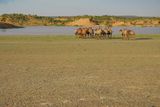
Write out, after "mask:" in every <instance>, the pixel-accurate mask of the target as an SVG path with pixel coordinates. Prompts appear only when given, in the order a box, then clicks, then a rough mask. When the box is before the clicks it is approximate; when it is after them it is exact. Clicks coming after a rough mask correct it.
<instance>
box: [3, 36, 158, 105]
mask: <svg viewBox="0 0 160 107" xmlns="http://www.w3.org/2000/svg"><path fill="white" fill-rule="evenodd" d="M146 37H147V38H146ZM0 107H160V35H150V36H145V35H141V36H139V38H138V39H137V40H121V39H120V38H115V39H107V40H95V39H76V38H75V37H74V36H0Z"/></svg>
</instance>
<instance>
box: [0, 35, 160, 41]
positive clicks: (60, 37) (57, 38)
mask: <svg viewBox="0 0 160 107" xmlns="http://www.w3.org/2000/svg"><path fill="white" fill-rule="evenodd" d="M136 38H137V39H142V40H143V39H156V38H160V34H152V35H136ZM112 39H114V40H115V39H121V36H120V35H113V37H112ZM73 40H79V39H77V38H76V37H75V36H74V35H68V36H64V35H43V36H34V35H32V36H30V35H18V36H16V35H14V36H10V35H9V36H0V42H2V41H3V42H7V41H9V42H10V41H12V42H16V41H19V42H33V41H34V42H36V41H37V42H38V41H39V42H52V41H73Z"/></svg>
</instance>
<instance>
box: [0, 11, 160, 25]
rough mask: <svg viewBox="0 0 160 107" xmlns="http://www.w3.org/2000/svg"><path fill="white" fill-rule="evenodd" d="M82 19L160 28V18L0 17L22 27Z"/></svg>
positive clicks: (101, 22) (108, 23) (99, 23)
mask: <svg viewBox="0 0 160 107" xmlns="http://www.w3.org/2000/svg"><path fill="white" fill-rule="evenodd" d="M82 18H89V19H90V20H92V21H93V22H96V24H97V25H112V26H136V25H139V26H159V25H160V18H159V17H136V16H107V15H104V16H90V15H84V16H67V17H66V16H64V17H63V16H60V17H58V16H57V17H47V16H37V15H24V14H3V15H1V16H0V22H6V23H10V24H15V25H21V26H33V25H46V26H49V25H61V26H62V25H63V26H65V25H68V23H69V22H73V21H76V20H79V19H82Z"/></svg>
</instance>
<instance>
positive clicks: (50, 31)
mask: <svg viewBox="0 0 160 107" xmlns="http://www.w3.org/2000/svg"><path fill="white" fill-rule="evenodd" d="M77 28H78V27H69V26H32V27H24V28H18V29H17V28H15V29H0V35H74V30H75V29H77ZM123 28H129V29H132V30H134V31H135V32H136V33H137V34H160V27H113V34H115V35H116V34H119V30H120V29H123Z"/></svg>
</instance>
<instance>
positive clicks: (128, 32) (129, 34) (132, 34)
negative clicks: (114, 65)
mask: <svg viewBox="0 0 160 107" xmlns="http://www.w3.org/2000/svg"><path fill="white" fill-rule="evenodd" d="M119 31H120V33H121V35H122V39H127V40H129V39H131V38H132V39H135V32H134V31H133V30H129V29H120V30H119Z"/></svg>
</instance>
